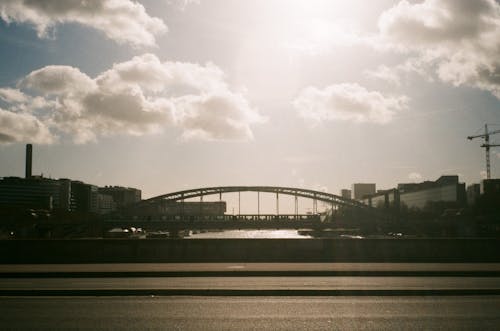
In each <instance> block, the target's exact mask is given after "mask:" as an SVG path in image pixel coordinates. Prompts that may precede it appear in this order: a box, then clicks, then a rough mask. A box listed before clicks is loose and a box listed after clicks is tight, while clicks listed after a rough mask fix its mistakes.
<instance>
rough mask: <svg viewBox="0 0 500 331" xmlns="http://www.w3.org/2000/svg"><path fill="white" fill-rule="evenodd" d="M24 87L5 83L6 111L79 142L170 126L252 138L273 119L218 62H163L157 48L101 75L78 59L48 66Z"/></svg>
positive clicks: (190, 134)
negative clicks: (233, 84)
mask: <svg viewBox="0 0 500 331" xmlns="http://www.w3.org/2000/svg"><path fill="white" fill-rule="evenodd" d="M18 86H19V88H20V89H12V88H2V89H0V98H1V99H2V100H3V101H4V102H6V103H7V104H8V105H9V107H8V109H7V110H6V111H4V112H7V113H8V112H10V113H11V114H14V115H19V116H20V115H21V113H22V114H24V115H26V116H28V115H29V116H31V117H32V118H33V119H36V120H37V121H39V123H40V124H43V125H44V126H46V127H47V128H49V129H50V132H52V134H54V135H56V136H61V135H64V136H69V137H70V138H71V139H72V140H73V141H74V142H76V143H86V142H89V141H96V140H97V139H98V138H99V137H100V136H110V135H118V134H126V135H136V136H139V135H144V134H150V133H158V132H162V131H165V130H166V129H167V128H168V127H175V128H178V129H180V130H181V131H182V137H183V138H185V139H192V138H197V139H205V140H249V139H252V138H253V134H252V130H251V127H250V126H251V125H252V124H254V123H260V122H263V121H265V118H264V117H262V116H261V115H259V114H258V112H257V110H255V109H254V108H253V107H252V106H251V105H250V104H249V102H248V101H247V100H246V98H245V97H244V95H242V94H241V93H237V92H233V91H232V90H231V89H230V88H229V86H228V85H227V84H226V82H225V80H224V73H223V72H222V70H221V69H220V68H218V67H217V66H215V65H214V64H211V63H208V64H206V65H199V64H195V63H182V62H161V61H160V60H159V59H158V58H157V57H156V56H155V55H152V54H144V55H141V56H136V57H134V58H132V59H131V60H129V61H126V62H122V63H116V64H114V65H113V66H112V68H111V69H109V70H106V71H104V72H102V73H101V74H99V75H97V76H96V77H95V78H91V77H89V76H88V75H86V74H85V73H82V72H81V71H80V70H79V69H78V68H74V67H70V66H46V67H43V68H41V69H38V70H35V71H33V72H31V73H29V74H28V75H27V76H26V77H24V78H23V79H21V81H20V83H19V84H18ZM14 115H12V116H14ZM4 116H6V115H4ZM5 123H7V122H5ZM0 129H1V127H0ZM23 137H24V138H26V140H30V141H33V140H36V138H37V137H38V138H40V137H41V136H37V135H34V136H33V138H32V139H29V137H28V136H21V137H20V138H19V139H21V138H23ZM24 138H23V139H22V140H25V139H24ZM19 139H16V140H15V141H18V140H19ZM41 141H43V142H45V143H47V142H52V141H54V140H48V139H41ZM34 142H35V141H34Z"/></svg>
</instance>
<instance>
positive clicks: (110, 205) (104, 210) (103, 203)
mask: <svg viewBox="0 0 500 331" xmlns="http://www.w3.org/2000/svg"><path fill="white" fill-rule="evenodd" d="M115 210H116V203H115V200H114V199H113V197H112V196H111V195H108V194H101V193H98V194H97V213H98V214H109V213H111V212H114V211H115Z"/></svg>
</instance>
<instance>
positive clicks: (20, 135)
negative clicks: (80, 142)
mask: <svg viewBox="0 0 500 331" xmlns="http://www.w3.org/2000/svg"><path fill="white" fill-rule="evenodd" d="M20 141H33V142H34V141H36V142H38V143H41V144H50V143H52V142H54V137H53V136H52V134H51V133H50V131H49V129H48V128H47V126H46V125H45V124H43V123H42V122H40V121H39V120H38V119H37V118H36V117H34V116H32V115H29V114H17V113H13V112H10V111H6V110H3V109H1V108H0V144H5V143H14V142H20Z"/></svg>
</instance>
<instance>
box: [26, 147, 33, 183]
mask: <svg viewBox="0 0 500 331" xmlns="http://www.w3.org/2000/svg"><path fill="white" fill-rule="evenodd" d="M32 156H33V145H31V144H27V145H26V176H25V177H26V178H31V159H32Z"/></svg>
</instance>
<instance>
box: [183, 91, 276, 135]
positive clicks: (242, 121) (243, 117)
mask: <svg viewBox="0 0 500 331" xmlns="http://www.w3.org/2000/svg"><path fill="white" fill-rule="evenodd" d="M175 104H176V108H177V110H178V113H179V114H180V116H179V117H178V121H179V125H180V126H181V127H183V128H184V133H183V137H184V138H187V139H190V138H201V139H205V140H236V141H238V140H240V141H241V140H251V139H253V134H252V130H251V129H250V125H251V124H253V123H261V122H264V121H265V120H266V119H265V118H264V117H262V116H261V115H259V114H258V113H257V112H255V111H254V110H253V109H252V108H251V106H250V105H249V104H248V101H247V100H246V99H245V98H244V97H243V96H242V95H241V94H234V93H213V94H203V95H199V96H192V95H191V96H185V97H182V98H179V99H177V100H176V101H175Z"/></svg>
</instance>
